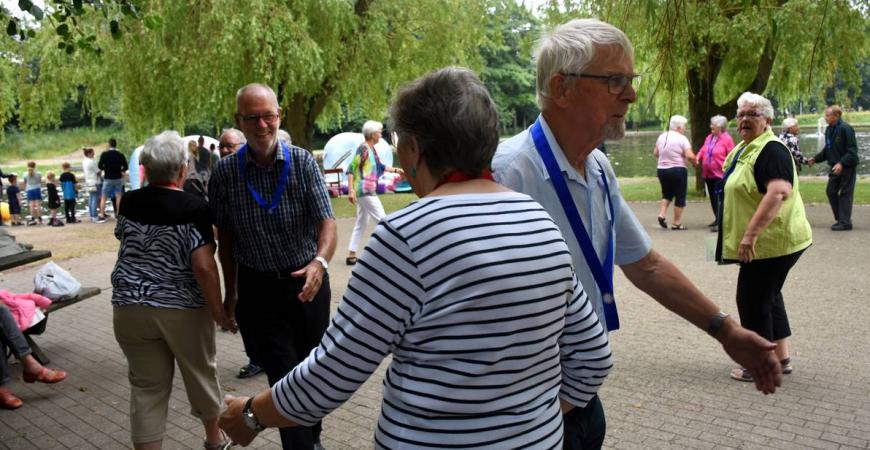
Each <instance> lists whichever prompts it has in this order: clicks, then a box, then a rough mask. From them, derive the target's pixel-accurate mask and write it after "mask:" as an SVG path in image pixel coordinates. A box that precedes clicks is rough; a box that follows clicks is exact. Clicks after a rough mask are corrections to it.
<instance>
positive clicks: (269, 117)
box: [238, 112, 278, 123]
mask: <svg viewBox="0 0 870 450" xmlns="http://www.w3.org/2000/svg"><path fill="white" fill-rule="evenodd" d="M238 116H239V118H241V119H242V121H243V122H247V123H257V122H259V121H260V119H263V122H266V123H274V122H275V121H276V120H278V113H273V112H267V113H263V114H239V115H238Z"/></svg>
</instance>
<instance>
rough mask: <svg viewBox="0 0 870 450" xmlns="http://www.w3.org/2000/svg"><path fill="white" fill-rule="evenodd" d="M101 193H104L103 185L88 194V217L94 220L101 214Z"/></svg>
mask: <svg viewBox="0 0 870 450" xmlns="http://www.w3.org/2000/svg"><path fill="white" fill-rule="evenodd" d="M101 192H103V185H102V183H101V184H98V185H97V190H96V191H95V192H88V215H90V216H91V218H92V219H95V218H96V217H97V213H98V212H99V209H100V193H101Z"/></svg>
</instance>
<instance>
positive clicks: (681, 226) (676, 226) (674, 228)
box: [671, 223, 688, 230]
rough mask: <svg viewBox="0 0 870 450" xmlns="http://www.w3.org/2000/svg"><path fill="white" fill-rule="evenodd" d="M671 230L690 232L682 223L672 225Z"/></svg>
mask: <svg viewBox="0 0 870 450" xmlns="http://www.w3.org/2000/svg"><path fill="white" fill-rule="evenodd" d="M671 229H672V230H688V228H686V226H685V225H683V224H681V223H675V224H673V225H671Z"/></svg>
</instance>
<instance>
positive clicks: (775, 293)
mask: <svg viewBox="0 0 870 450" xmlns="http://www.w3.org/2000/svg"><path fill="white" fill-rule="evenodd" d="M772 120H773V107H772V106H771V104H770V101H769V100H768V99H766V98H764V97H762V96H760V95H758V94H753V93H751V92H746V93H744V94H743V95H741V96H740V98H738V100H737V130H738V133H740V137H741V138H742V139H743V141H742V142H740V143H739V144H738V145H737V147H736V148H735V149H734V151H733V152H732V153H731V154H730V155H728V158H727V159H726V160H725V174H724V181H723V184H724V199H723V200H721V201H722V202H723V203H722V216H721V226H720V230H719V233H720V239H719V245H718V248H717V251H716V253H717V259H718V260H719V261H720V263H739V264H740V272H739V274H738V276H737V309H738V311H739V313H740V323H741V325H743V327H744V328H747V329H749V330H752V331H754V332H756V333H758V334H759V335H760V336H761V337H763V338H765V339H767V340H769V341H773V342H775V343H776V350H775V351H776V355H777V357H778V358H779V360H780V363H781V365H782V371H783V373H786V374H788V373H791V371H792V365H791V358H790V357H789V347H788V337H789V336H790V335H791V329H790V328H789V322H788V315H787V314H786V311H785V303H784V302H783V296H782V287H783V284H785V280H786V277H787V276H788V272H789V270H790V269H791V268H792V266H794V264H795V263H796V262H797V261H798V258H800V256H801V254H802V253H803V252H804V250H806V249H807V247H809V246H810V244H812V240H813V239H812V231H811V230H810V224H809V222H807V218H806V214H805V212H804V203H803V200H801V195H800V189H799V186H798V177H797V169H795V164H794V160H793V159H792V157H791V153H790V152H789V150H788V148H786V146H785V145H784V144H783V143H782V142H781V141H780V140H779V139H777V138H776V136H775V135H774V134H773V132H772V131H771V129H770V123H771V122H772ZM731 377H732V378H734V379H736V380H740V381H753V379H752V375H751V374H750V373H749V371H748V370H747V369H744V368H736V369H734V370H732V371H731Z"/></svg>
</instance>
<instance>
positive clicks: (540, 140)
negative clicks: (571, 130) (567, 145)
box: [531, 118, 619, 331]
mask: <svg viewBox="0 0 870 450" xmlns="http://www.w3.org/2000/svg"><path fill="white" fill-rule="evenodd" d="M531 133H532V139H533V140H534V142H535V148H536V149H537V150H538V154H539V155H541V161H543V163H544V166H545V167H546V168H547V173H548V174H549V175H550V180H551V181H552V182H553V188H554V189H555V190H556V195H557V196H558V197H559V202H560V203H561V204H562V209H563V210H564V211H565V216H567V217H568V223H570V224H571V230H572V231H573V232H574V237H575V238H577V242H578V243H580V249H581V250H582V251H583V258H584V259H585V260H586V265H587V266H589V270H590V271H592V277H593V278H594V279H595V284H597V285H598V290H599V291H600V292H601V298H602V300H603V301H602V303H603V305H604V321H605V323H606V325H607V329H608V330H609V331H614V330H617V329H619V314H618V313H617V311H616V301H615V300H614V299H613V254H614V251H615V250H614V242H613V226H614V219H615V215H614V209H613V200H612V199H611V198H610V186H609V185H608V184H607V177H606V176H605V174H604V170H601V179H602V180H603V181H604V193H605V195H606V196H607V205H608V206H609V207H610V224H609V225H610V226H609V229H608V230H607V231H608V234H607V254H606V255H605V257H604V263H602V262H601V261H600V260H599V259H598V254H597V253H596V252H595V247H593V245H592V239H591V238H590V237H589V233H587V232H586V228H585V227H584V226H583V219H581V218H580V212H579V211H578V210H577V204H575V203H574V198H573V197H572V196H571V192H570V191H569V190H568V183H567V182H566V181H565V178H564V177H563V176H562V170H561V169H560V168H559V163H558V162H556V157H555V155H553V149H552V148H550V143H549V142H547V137H546V136H545V135H544V129H543V128H542V126H541V119H540V118H539V119H538V120H537V121H536V122H535V124H534V125H532V129H531Z"/></svg>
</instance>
